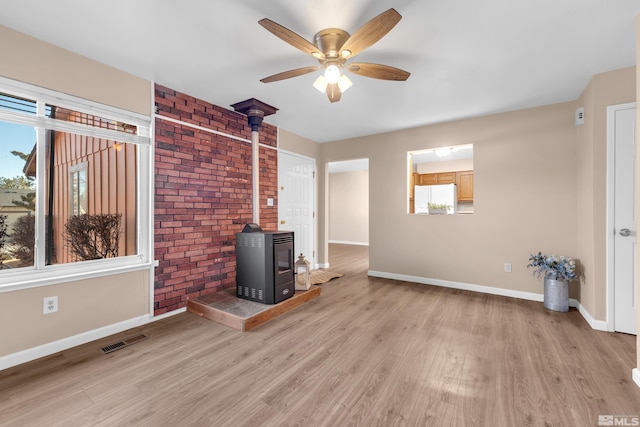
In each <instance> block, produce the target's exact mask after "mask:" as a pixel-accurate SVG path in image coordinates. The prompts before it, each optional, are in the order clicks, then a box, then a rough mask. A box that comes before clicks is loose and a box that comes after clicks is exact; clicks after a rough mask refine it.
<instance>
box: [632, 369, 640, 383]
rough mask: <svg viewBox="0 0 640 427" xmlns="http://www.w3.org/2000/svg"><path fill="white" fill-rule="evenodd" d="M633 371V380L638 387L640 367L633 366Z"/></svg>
mask: <svg viewBox="0 0 640 427" xmlns="http://www.w3.org/2000/svg"><path fill="white" fill-rule="evenodd" d="M631 372H632V374H631V376H632V378H633V382H634V383H636V385H637V386H638V387H640V369H638V368H633V370H632V371H631Z"/></svg>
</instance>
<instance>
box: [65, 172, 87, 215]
mask: <svg viewBox="0 0 640 427" xmlns="http://www.w3.org/2000/svg"><path fill="white" fill-rule="evenodd" d="M69 199H70V201H71V211H70V214H71V215H85V214H87V213H88V210H87V163H86V162H84V163H80V164H79V165H75V166H71V167H70V168H69Z"/></svg>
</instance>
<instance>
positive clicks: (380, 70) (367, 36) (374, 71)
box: [258, 8, 410, 102]
mask: <svg viewBox="0 0 640 427" xmlns="http://www.w3.org/2000/svg"><path fill="white" fill-rule="evenodd" d="M400 19H402V16H401V15H400V14H399V13H398V12H397V11H396V10H395V9H393V8H391V9H389V10H387V11H386V12H382V13H381V14H380V15H378V16H376V17H375V18H373V19H372V20H370V21H369V22H367V23H366V24H364V25H363V26H362V27H360V28H359V29H358V30H357V31H356V32H355V33H354V34H353V35H349V33H347V32H346V31H344V30H341V29H339V28H327V29H324V30H322V31H320V32H318V33H317V34H316V35H315V37H314V40H313V41H314V43H311V42H309V41H308V40H306V39H305V38H303V37H301V36H300V35H298V34H296V33H294V32H293V31H291V30H290V29H288V28H285V27H283V26H282V25H280V24H278V23H276V22H273V21H272V20H270V19H267V18H264V19H261V20H260V21H258V23H259V24H260V25H262V26H263V27H264V28H266V29H267V30H269V31H270V32H271V33H273V34H274V35H275V36H276V37H279V38H280V39H282V40H284V41H285V42H287V43H289V44H290V45H292V46H293V47H295V48H298V49H300V50H301V51H303V52H305V53H308V54H309V55H311V56H313V57H314V58H316V59H317V60H318V62H319V63H320V65H316V66H309V67H302V68H296V69H294V70H289V71H284V72H282V73H277V74H274V75H272V76H269V77H265V78H264V79H261V80H260V81H261V82H263V83H271V82H276V81H279V80H284V79H289V78H292V77H298V76H302V75H304V74H309V73H312V72H314V71H317V70H320V69H324V70H325V71H324V74H323V75H321V76H319V77H318V78H317V79H316V81H315V82H314V83H313V86H314V87H315V88H316V89H318V90H319V91H320V92H326V93H327V96H328V97H329V101H331V102H337V101H340V98H341V97H342V93H343V92H344V91H345V90H347V89H348V88H349V87H350V86H351V85H352V82H351V80H349V78H348V77H347V76H346V75H345V74H343V73H342V71H341V70H342V69H345V70H347V71H350V72H352V73H354V74H358V75H361V76H365V77H371V78H374V79H382V80H399V81H404V80H407V79H408V78H409V76H410V73H409V72H407V71H404V70H401V69H399V68H395V67H391V66H389V65H381V64H371V63H368V62H349V63H347V61H349V60H350V59H352V58H353V57H354V56H356V55H357V54H359V53H360V52H362V51H363V50H364V49H366V48H368V47H369V46H371V45H373V44H374V43H376V42H377V41H378V40H380V39H381V38H382V37H384V36H385V35H386V34H387V33H388V32H389V31H391V29H392V28H393V27H394V26H395V25H396V24H397V23H398V22H399V21H400Z"/></svg>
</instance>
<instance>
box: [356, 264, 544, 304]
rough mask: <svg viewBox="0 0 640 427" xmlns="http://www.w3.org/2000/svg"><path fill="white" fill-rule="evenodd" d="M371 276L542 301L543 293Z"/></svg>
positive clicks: (377, 273) (379, 274) (379, 273)
mask: <svg viewBox="0 0 640 427" xmlns="http://www.w3.org/2000/svg"><path fill="white" fill-rule="evenodd" d="M368 274H369V276H373V277H382V278H384V279H394V280H404V281H405V282H414V283H423V284H425V285H435V286H441V287H443V288H452V289H461V290H464V291H473V292H481V293H484V294H491V295H501V296H503V297H511V298H519V299H526V300H530V301H539V302H542V301H543V299H544V295H543V294H536V293H533V292H522V291H514V290H511V289H503V288H494V287H491V286H482V285H474V284H473V283H462V282H451V281H449V280H440V279H429V278H428V277H418V276H407V275H404V274H395V273H386V272H382V271H372V270H369V273H368Z"/></svg>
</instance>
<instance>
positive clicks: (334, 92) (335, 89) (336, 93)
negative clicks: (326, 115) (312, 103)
mask: <svg viewBox="0 0 640 427" xmlns="http://www.w3.org/2000/svg"><path fill="white" fill-rule="evenodd" d="M327 97H329V101H331V102H338V101H340V98H342V92H341V91H340V87H339V86H338V83H332V84H329V85H327Z"/></svg>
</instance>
